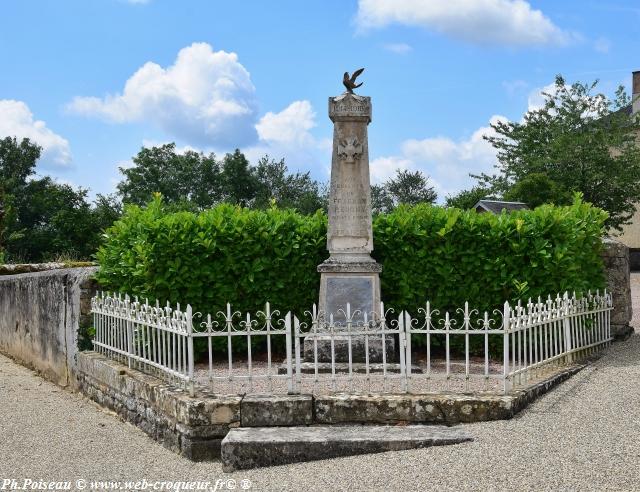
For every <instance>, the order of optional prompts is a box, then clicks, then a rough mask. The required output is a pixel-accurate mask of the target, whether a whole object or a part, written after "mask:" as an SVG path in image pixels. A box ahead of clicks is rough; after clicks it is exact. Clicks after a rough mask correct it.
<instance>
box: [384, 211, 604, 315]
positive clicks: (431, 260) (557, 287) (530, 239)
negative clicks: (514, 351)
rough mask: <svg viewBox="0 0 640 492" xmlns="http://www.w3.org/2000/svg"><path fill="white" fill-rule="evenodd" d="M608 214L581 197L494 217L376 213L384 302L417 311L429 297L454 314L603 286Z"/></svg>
mask: <svg viewBox="0 0 640 492" xmlns="http://www.w3.org/2000/svg"><path fill="white" fill-rule="evenodd" d="M605 219H606V213H605V212H603V211H602V210H601V209H598V208H595V207H592V206H591V205H589V204H585V203H582V202H581V201H579V200H576V202H575V203H574V204H573V205H572V206H568V207H555V206H552V205H544V206H541V207H538V208H536V209H535V210H522V211H517V212H512V213H503V214H501V215H493V214H490V213H477V212H475V211H474V210H467V211H462V210H458V209H445V208H440V207H429V206H417V207H414V208H399V209H397V210H396V211H394V212H393V213H391V214H389V215H381V216H378V217H377V219H376V221H375V226H374V247H375V251H374V256H375V257H376V259H377V260H378V261H380V262H381V263H382V264H383V274H382V277H381V282H382V294H383V298H384V299H385V300H386V301H387V302H388V303H389V304H390V305H392V306H393V307H394V308H397V309H406V310H409V311H410V312H415V311H416V308H417V307H418V306H422V305H423V304H424V302H425V301H426V300H427V299H429V300H430V301H431V304H432V305H433V306H434V307H436V308H438V309H449V310H455V309H456V308H458V307H462V306H463V305H464V302H465V300H468V301H469V302H470V305H471V306H472V307H474V308H477V309H481V310H492V309H495V308H501V306H502V305H503V304H504V301H506V300H516V299H526V298H528V297H532V298H536V297H538V296H544V297H546V296H547V295H548V294H554V293H557V292H564V291H565V290H568V291H576V292H583V291H586V290H588V289H598V288H600V289H601V288H603V287H604V286H605V278H604V271H603V263H602V259H601V257H600V252H601V249H602V241H601V237H602V235H603V233H604V229H603V224H604V220H605Z"/></svg>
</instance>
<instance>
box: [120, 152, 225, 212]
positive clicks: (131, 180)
mask: <svg viewBox="0 0 640 492" xmlns="http://www.w3.org/2000/svg"><path fill="white" fill-rule="evenodd" d="M133 164H134V165H133V167H130V168H123V167H121V168H120V172H121V173H122V174H123V175H124V180H122V181H121V182H120V183H119V184H118V192H119V194H120V196H122V201H123V202H124V203H133V204H136V205H144V204H146V203H148V202H149V201H150V200H151V198H152V197H153V194H154V193H161V194H162V196H163V197H164V201H165V203H167V204H180V203H185V202H190V203H192V204H194V205H195V206H196V207H197V208H199V209H204V208H208V207H211V206H212V205H213V204H215V203H217V202H218V201H220V199H221V194H222V189H221V171H220V164H219V163H218V162H217V161H216V158H215V155H214V154H209V155H205V154H203V153H201V152H200V153H198V152H194V151H191V150H187V151H186V152H184V153H183V154H179V153H178V152H176V145H175V143H170V144H165V145H161V146H160V147H151V148H145V147H143V148H142V149H141V150H140V152H138V155H136V156H135V157H134V158H133Z"/></svg>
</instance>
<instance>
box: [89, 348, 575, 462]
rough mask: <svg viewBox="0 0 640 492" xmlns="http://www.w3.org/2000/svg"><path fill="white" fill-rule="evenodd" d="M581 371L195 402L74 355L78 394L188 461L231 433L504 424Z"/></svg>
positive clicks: (120, 368) (138, 375)
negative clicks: (516, 380)
mask: <svg viewBox="0 0 640 492" xmlns="http://www.w3.org/2000/svg"><path fill="white" fill-rule="evenodd" d="M582 367H583V366H574V367H571V368H568V369H566V370H564V371H562V372H560V373H557V374H555V375H554V376H553V377H552V378H550V379H548V380H546V381H544V382H542V383H538V384H536V385H533V386H531V387H529V388H527V389H525V390H521V391H514V392H513V393H511V394H509V395H504V396H501V395H481V394H479V395H459V394H424V395H413V394H386V395H382V394H380V395H367V394H333V395H323V396H312V395H244V396H239V395H229V396H225V395H214V394H213V393H210V392H208V391H206V390H202V389H199V390H197V391H196V392H195V394H194V395H193V396H190V395H189V394H188V393H187V392H186V391H183V390H180V389H176V388H174V387H171V386H169V385H167V384H166V383H165V382H163V381H162V380H160V379H158V378H156V377H153V376H149V375H147V374H144V373H142V372H140V371H137V370H135V369H130V368H129V367H127V366H126V365H123V364H121V363H119V362H116V361H113V360H111V359H108V358H106V357H104V356H103V355H101V354H98V353H96V352H81V353H79V354H78V368H77V369H78V372H77V377H78V383H79V388H80V390H81V391H82V392H83V393H84V394H85V395H87V396H88V397H89V398H91V399H92V400H94V401H95V402H97V403H98V404H100V405H102V406H104V407H107V408H109V409H111V410H113V411H114V412H116V413H117V414H118V415H119V416H120V417H121V418H123V419H124V420H126V421H128V422H131V423H132V424H134V425H136V426H138V427H139V428H140V429H142V430H143V431H144V432H146V433H147V434H148V435H149V436H151V437H152V438H153V439H155V440H157V441H158V442H160V443H162V444H163V445H164V446H165V447H167V448H169V449H171V450H173V451H175V452H177V453H179V454H181V455H183V456H185V457H187V458H189V459H192V460H194V461H202V460H213V459H219V457H220V445H221V442H222V439H223V438H224V437H225V436H226V434H227V433H228V432H229V429H231V428H234V427H272V426H283V427H292V426H308V425H328V424H329V425H334V424H336V425H344V424H406V423H414V424H417V423H420V424H427V423H428V424H431V423H438V424H445V425H453V424H458V423H463V422H479V421H487V420H498V419H509V418H511V417H513V416H514V415H515V414H516V413H517V412H519V411H520V410H522V409H523V408H524V407H526V406H527V405H528V404H529V403H530V402H531V401H533V400H534V399H535V398H537V397H538V396H540V395H541V394H543V393H545V392H547V391H549V390H550V389H551V388H553V387H554V386H555V385H556V384H558V383H559V382H561V381H564V380H565V379H566V378H568V377H569V376H570V375H571V374H573V373H575V372H577V371H578V370H580V369H581V368H582Z"/></svg>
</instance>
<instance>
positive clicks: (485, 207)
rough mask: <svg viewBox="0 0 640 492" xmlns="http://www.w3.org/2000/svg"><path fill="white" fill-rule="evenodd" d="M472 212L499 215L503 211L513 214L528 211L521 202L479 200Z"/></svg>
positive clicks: (525, 205)
mask: <svg viewBox="0 0 640 492" xmlns="http://www.w3.org/2000/svg"><path fill="white" fill-rule="evenodd" d="M473 208H474V210H475V211H476V212H479V213H484V212H491V213H492V214H496V215H498V214H500V213H502V211H503V210H506V211H507V212H513V211H514V210H528V209H529V207H527V204H526V203H523V202H503V201H501V200H479V201H478V203H476V204H475V205H474V206H473Z"/></svg>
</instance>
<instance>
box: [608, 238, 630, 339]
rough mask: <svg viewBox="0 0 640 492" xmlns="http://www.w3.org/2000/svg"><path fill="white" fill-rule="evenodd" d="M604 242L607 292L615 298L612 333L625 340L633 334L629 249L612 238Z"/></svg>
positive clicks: (615, 336)
mask: <svg viewBox="0 0 640 492" xmlns="http://www.w3.org/2000/svg"><path fill="white" fill-rule="evenodd" d="M602 242H603V244H604V250H603V252H602V259H603V260H604V267H605V274H606V277H607V290H608V291H609V292H611V295H612V296H613V311H612V313H611V333H612V335H613V336H614V338H616V339H624V338H627V337H628V336H629V335H630V334H631V333H632V332H633V328H632V327H631V325H630V322H631V315H632V309H631V270H630V265H629V248H627V247H626V246H625V245H624V244H622V243H621V242H619V241H616V240H614V239H611V238H606V239H604V240H603V241H602Z"/></svg>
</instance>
